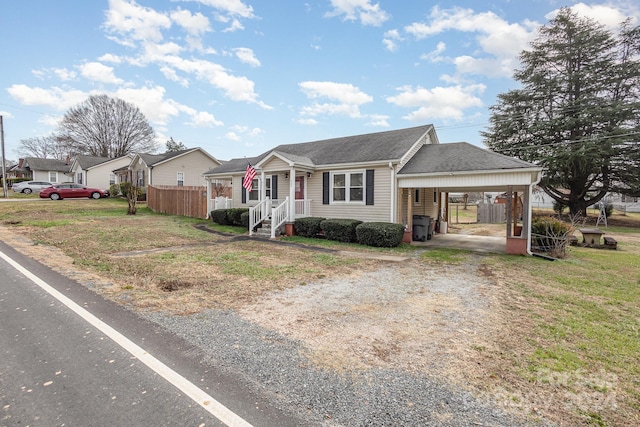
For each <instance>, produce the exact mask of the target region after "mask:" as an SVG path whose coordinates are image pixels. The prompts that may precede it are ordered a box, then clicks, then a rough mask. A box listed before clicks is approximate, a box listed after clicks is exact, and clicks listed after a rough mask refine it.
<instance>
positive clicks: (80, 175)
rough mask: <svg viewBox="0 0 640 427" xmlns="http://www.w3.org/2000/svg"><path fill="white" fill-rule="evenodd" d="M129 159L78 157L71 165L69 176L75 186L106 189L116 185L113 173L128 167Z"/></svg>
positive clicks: (126, 157)
mask: <svg viewBox="0 0 640 427" xmlns="http://www.w3.org/2000/svg"><path fill="white" fill-rule="evenodd" d="M131 158H132V156H130V155H129V156H122V157H118V158H115V159H109V158H108V157H96V156H89V155H79V156H78V157H76V158H75V159H74V161H73V163H71V168H70V174H71V176H73V181H74V182H75V183H77V184H82V185H86V186H87V187H94V188H101V189H108V188H109V186H110V185H111V184H117V181H116V175H115V173H114V172H113V171H114V170H116V169H119V168H122V167H126V166H128V165H129V164H130V163H131Z"/></svg>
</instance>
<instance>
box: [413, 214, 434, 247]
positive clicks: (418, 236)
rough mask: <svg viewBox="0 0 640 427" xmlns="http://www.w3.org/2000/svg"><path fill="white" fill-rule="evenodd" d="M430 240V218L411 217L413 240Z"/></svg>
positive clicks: (421, 216)
mask: <svg viewBox="0 0 640 427" xmlns="http://www.w3.org/2000/svg"><path fill="white" fill-rule="evenodd" d="M430 238H431V217H428V216H426V215H414V216H413V240H414V241H419V242H424V241H426V240H428V239H430Z"/></svg>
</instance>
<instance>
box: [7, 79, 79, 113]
mask: <svg viewBox="0 0 640 427" xmlns="http://www.w3.org/2000/svg"><path fill="white" fill-rule="evenodd" d="M7 92H9V95H11V97H13V98H14V99H15V100H17V101H18V102H20V104H22V105H44V106H47V107H51V108H53V109H55V110H58V111H64V110H67V109H69V108H71V107H73V106H75V105H77V104H79V103H81V102H83V101H84V100H86V99H87V98H88V97H89V94H88V93H87V92H84V91H81V90H75V89H70V88H66V87H64V88H60V87H52V88H49V89H43V88H40V87H29V86H26V85H12V86H11V87H9V88H8V89H7Z"/></svg>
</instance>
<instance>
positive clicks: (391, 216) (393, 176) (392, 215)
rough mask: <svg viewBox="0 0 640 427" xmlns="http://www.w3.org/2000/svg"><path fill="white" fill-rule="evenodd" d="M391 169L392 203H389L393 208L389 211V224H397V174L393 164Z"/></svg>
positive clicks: (390, 165) (390, 164)
mask: <svg viewBox="0 0 640 427" xmlns="http://www.w3.org/2000/svg"><path fill="white" fill-rule="evenodd" d="M389 169H390V170H391V203H389V205H390V206H391V210H390V211H389V222H391V223H394V222H396V219H395V212H396V203H397V201H396V185H397V183H396V174H395V169H394V167H393V163H391V162H389Z"/></svg>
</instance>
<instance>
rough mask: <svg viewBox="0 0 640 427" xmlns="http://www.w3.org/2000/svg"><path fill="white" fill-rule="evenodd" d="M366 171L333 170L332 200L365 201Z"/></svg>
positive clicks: (338, 201) (346, 201) (340, 201)
mask: <svg viewBox="0 0 640 427" xmlns="http://www.w3.org/2000/svg"><path fill="white" fill-rule="evenodd" d="M364 186H365V182H364V171H354V172H333V173H332V176H331V201H332V202H337V203H342V202H345V203H364Z"/></svg>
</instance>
